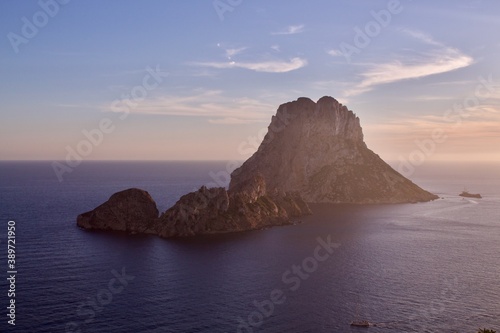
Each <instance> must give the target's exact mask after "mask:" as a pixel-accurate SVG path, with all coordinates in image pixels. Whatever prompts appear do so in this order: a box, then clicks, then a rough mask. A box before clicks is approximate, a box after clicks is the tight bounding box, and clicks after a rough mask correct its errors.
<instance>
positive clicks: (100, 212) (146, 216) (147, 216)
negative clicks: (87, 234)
mask: <svg viewBox="0 0 500 333" xmlns="http://www.w3.org/2000/svg"><path fill="white" fill-rule="evenodd" d="M157 218H158V209H157V208H156V203H155V201H154V200H153V198H151V196H150V195H149V193H148V192H146V191H143V190H140V189H137V188H131V189H128V190H124V191H121V192H117V193H115V194H113V195H112V196H111V197H110V198H109V200H108V201H106V202H105V203H103V204H102V205H100V206H98V207H97V208H95V209H93V210H91V211H89V212H86V213H83V214H80V215H78V217H77V219H76V221H77V225H78V226H80V227H82V228H85V229H100V230H116V231H127V232H131V233H142V232H147V231H148V229H149V228H150V227H151V223H152V222H153V221H154V220H155V219H157Z"/></svg>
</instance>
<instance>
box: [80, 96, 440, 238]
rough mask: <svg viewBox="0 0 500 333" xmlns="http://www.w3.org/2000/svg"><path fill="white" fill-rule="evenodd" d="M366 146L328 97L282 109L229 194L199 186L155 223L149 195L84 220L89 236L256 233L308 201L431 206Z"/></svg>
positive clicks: (115, 199) (117, 197) (125, 194)
mask: <svg viewBox="0 0 500 333" xmlns="http://www.w3.org/2000/svg"><path fill="white" fill-rule="evenodd" d="M436 198H437V196H435V195H433V194H431V193H429V192H427V191H424V190H423V189H421V188H420V187H418V186H417V185H415V184H414V183H412V182H411V181H410V180H408V179H406V178H405V177H403V176H402V175H401V174H399V173H398V172H396V171H395V170H393V169H392V168H391V167H390V166H389V165H387V164H386V163H385V162H384V161H382V159H381V158H380V157H379V156H378V155H376V154H375V153H373V152H372V151H371V150H369V149H368V148H367V147H366V144H365V143H364V142H363V132H362V130H361V126H360V124H359V118H357V117H356V115H355V114H354V113H353V112H352V111H349V110H348V109H347V108H346V107H345V106H343V105H342V104H340V103H338V102H337V101H336V100H335V99H333V98H331V97H323V98H321V99H320V100H319V101H318V102H317V103H314V102H313V101H312V100H310V99H308V98H299V99H298V100H297V101H294V102H290V103H286V104H283V105H281V106H280V107H279V109H278V112H277V114H276V116H273V118H272V121H271V124H270V125H269V131H268V133H267V135H266V137H265V138H264V141H263V142H262V144H261V145H260V147H259V149H258V151H257V152H256V153H255V154H254V155H253V156H252V157H251V158H249V159H248V160H247V161H246V162H245V163H244V164H243V165H242V166H241V167H240V168H238V169H237V170H235V171H234V172H233V173H232V174H231V183H230V185H229V190H226V189H225V188H210V189H209V188H206V187H204V186H203V187H201V188H200V189H199V190H198V191H195V192H192V193H188V194H186V195H184V196H183V197H181V198H180V199H179V201H178V202H177V203H176V204H175V205H174V206H173V207H171V208H169V209H168V210H167V211H165V212H164V213H163V214H161V215H160V216H159V217H158V210H157V208H156V204H155V203H154V201H153V199H152V198H151V196H150V195H149V194H148V193H147V192H146V191H142V190H139V189H129V190H126V191H122V192H118V193H116V194H114V195H112V196H111V198H110V199H109V200H108V201H107V202H105V203H104V204H102V205H100V206H99V207H97V208H96V209H94V210H92V211H90V212H87V213H84V214H81V215H79V216H78V218H77V224H78V225H79V226H80V227H83V228H86V229H103V230H119V231H127V232H132V233H139V232H140V233H152V234H156V235H160V236H162V237H175V236H191V235H197V234H207V233H220V232H231V231H243V230H252V229H260V228H265V227H270V226H275V225H284V224H290V223H292V219H293V218H296V217H299V216H301V215H305V214H310V213H311V211H310V210H309V207H308V206H307V204H306V202H332V203H358V204H364V203H400V202H418V201H429V200H433V199H436Z"/></svg>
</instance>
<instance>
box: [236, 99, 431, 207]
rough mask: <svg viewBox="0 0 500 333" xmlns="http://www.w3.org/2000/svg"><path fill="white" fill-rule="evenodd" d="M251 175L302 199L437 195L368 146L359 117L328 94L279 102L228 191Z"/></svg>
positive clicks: (383, 200)
mask: <svg viewBox="0 0 500 333" xmlns="http://www.w3.org/2000/svg"><path fill="white" fill-rule="evenodd" d="M255 174H261V175H262V176H263V177H264V180H265V182H266V184H267V188H268V189H270V190H276V189H277V190H280V191H285V192H286V191H290V190H293V191H298V192H299V193H300V194H301V196H302V198H304V200H305V201H306V202H314V203H319V202H332V203H358V204H359V203H403V202H419V201H429V200H434V199H437V196H435V195H434V194H431V193H429V192H427V191H424V190H423V189H421V188H420V187H418V186H417V185H415V184H414V183H412V182H411V181H410V180H408V179H407V178H405V177H403V176H402V175H401V174H399V173H398V172H396V171H395V170H394V169H392V168H391V167H390V166H389V165H388V164H387V163H385V162H384V161H383V160H382V159H381V158H380V157H379V156H378V155H377V154H375V153H374V152H372V151H371V150H370V149H368V148H367V146H366V144H365V143H364V141H363V132H362V129H361V126H360V123H359V118H358V117H356V115H355V114H354V113H353V112H352V111H349V110H348V109H347V107H345V106H343V105H342V104H340V103H339V102H337V101H336V100H335V99H334V98H332V97H323V98H321V99H320V100H319V101H318V102H317V103H315V102H313V101H312V100H310V99H309V98H299V99H298V100H297V101H294V102H291V103H286V104H283V105H281V106H280V107H279V109H278V112H277V114H276V116H274V117H273V118H272V121H271V125H269V130H268V134H267V135H266V137H265V138H264V141H263V143H262V144H261V145H260V147H259V149H258V151H257V152H256V153H255V154H254V155H253V156H252V157H250V158H249V159H248V160H247V161H246V162H245V163H244V164H243V165H242V166H241V167H240V168H239V169H237V170H235V171H234V172H233V174H232V175H231V184H230V187H229V189H230V190H231V189H233V188H237V187H238V186H239V183H241V182H245V181H246V180H247V179H248V178H251V177H253V176H254V175H255Z"/></svg>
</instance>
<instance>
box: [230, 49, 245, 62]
mask: <svg viewBox="0 0 500 333" xmlns="http://www.w3.org/2000/svg"><path fill="white" fill-rule="evenodd" d="M246 49H247V48H246V47H240V48H237V49H226V57H227V58H228V59H229V60H231V59H232V57H234V56H235V55H238V54H240V53H241V52H243V51H245V50H246Z"/></svg>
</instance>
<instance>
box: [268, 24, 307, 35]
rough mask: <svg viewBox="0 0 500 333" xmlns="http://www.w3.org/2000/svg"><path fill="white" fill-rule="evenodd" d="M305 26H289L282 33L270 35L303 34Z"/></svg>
mask: <svg viewBox="0 0 500 333" xmlns="http://www.w3.org/2000/svg"><path fill="white" fill-rule="evenodd" d="M304 28H305V25H304V24H299V25H290V26H288V27H287V28H286V29H285V30H283V31H277V32H271V35H295V34H300V33H301V32H304Z"/></svg>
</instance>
